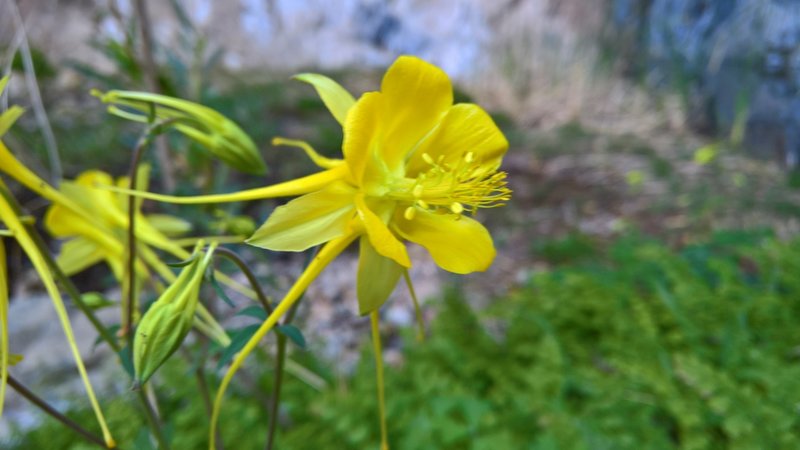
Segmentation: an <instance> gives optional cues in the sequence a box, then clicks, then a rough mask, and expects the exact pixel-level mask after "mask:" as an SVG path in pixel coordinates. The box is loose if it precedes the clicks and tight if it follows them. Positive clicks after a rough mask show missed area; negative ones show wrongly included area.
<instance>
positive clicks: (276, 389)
mask: <svg viewBox="0 0 800 450" xmlns="http://www.w3.org/2000/svg"><path fill="white" fill-rule="evenodd" d="M290 314H291V313H290ZM287 322H288V321H284V324H285V323H287ZM285 361H286V336H285V335H283V334H279V335H278V352H277V355H276V356H275V381H274V384H273V385H272V402H271V403H270V412H269V434H267V446H266V447H265V448H266V450H272V446H273V444H274V442H275V429H276V428H277V426H278V406H279V405H280V397H281V384H282V383H283V365H284V362H285Z"/></svg>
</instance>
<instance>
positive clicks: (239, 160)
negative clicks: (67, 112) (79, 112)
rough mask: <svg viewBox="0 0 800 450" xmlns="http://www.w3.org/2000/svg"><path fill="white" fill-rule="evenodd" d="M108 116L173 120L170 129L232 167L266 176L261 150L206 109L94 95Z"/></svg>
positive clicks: (168, 100) (137, 95)
mask: <svg viewBox="0 0 800 450" xmlns="http://www.w3.org/2000/svg"><path fill="white" fill-rule="evenodd" d="M92 94H93V95H94V96H96V97H98V98H99V99H100V100H101V101H102V102H103V103H108V104H109V105H110V106H109V107H108V112H110V113H111V114H114V115H116V116H119V117H122V118H124V119H128V120H133V121H135V122H142V123H148V122H150V120H151V118H152V117H153V116H154V117H155V118H156V119H158V120H170V121H171V122H170V126H171V127H172V128H174V129H175V130H178V131H179V132H181V133H183V134H184V135H186V136H187V137H189V138H190V139H192V140H193V141H195V142H197V143H198V144H200V145H202V146H203V147H205V148H206V149H208V150H209V151H210V152H211V153H213V154H214V155H215V156H216V157H218V158H219V159H221V160H222V161H223V162H225V163H226V164H228V165H230V166H231V167H233V168H235V169H238V170H241V171H242V172H246V173H252V174H256V175H259V174H263V173H264V172H266V170H267V165H266V163H265V162H264V160H263V159H262V158H261V155H260V154H259V153H258V148H256V145H255V144H254V143H253V140H252V139H250V136H248V135H247V134H246V133H245V132H244V131H242V129H241V128H239V126H238V125H236V124H235V123H234V122H233V121H231V120H230V119H228V118H227V117H225V116H223V115H222V114H220V113H218V112H217V111H214V110H213V109H211V108H208V107H206V106H203V105H198V104H197V103H192V102H190V101H187V100H182V99H179V98H174V97H168V96H166V95H159V94H150V93H147V92H135V91H108V92H106V93H105V94H104V93H101V92H99V91H93V92H92Z"/></svg>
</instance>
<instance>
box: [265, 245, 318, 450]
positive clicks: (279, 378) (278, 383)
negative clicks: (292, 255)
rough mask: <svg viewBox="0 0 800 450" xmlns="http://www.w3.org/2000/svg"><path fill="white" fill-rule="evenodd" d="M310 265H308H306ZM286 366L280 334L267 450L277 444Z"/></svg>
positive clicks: (287, 321) (293, 311)
mask: <svg viewBox="0 0 800 450" xmlns="http://www.w3.org/2000/svg"><path fill="white" fill-rule="evenodd" d="M314 256H315V255H313V254H312V256H311V257H310V260H309V261H313V259H314ZM306 265H308V264H306ZM302 300H303V296H302V295H301V296H300V298H299V299H297V302H296V303H295V304H294V305H292V308H291V309H290V310H289V313H288V314H286V318H285V319H284V320H283V324H284V325H289V324H290V323H292V320H294V316H295V315H296V314H297V309H298V307H299V306H300V302H301V301H302ZM285 364H286V335H284V334H279V335H278V352H277V354H276V355H275V382H274V383H275V384H274V385H273V386H272V404H271V405H270V414H269V427H268V430H269V432H268V434H267V446H266V450H272V446H273V444H274V442H275V430H276V429H277V427H278V406H279V405H280V399H281V388H282V387H283V371H284V367H285Z"/></svg>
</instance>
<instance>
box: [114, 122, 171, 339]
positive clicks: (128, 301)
mask: <svg viewBox="0 0 800 450" xmlns="http://www.w3.org/2000/svg"><path fill="white" fill-rule="evenodd" d="M172 122H174V120H173V119H167V120H162V121H158V122H153V123H151V124H150V126H148V127H147V129H146V130H145V131H144V133H142V135H141V136H140V137H139V141H138V142H137V143H136V147H135V148H134V149H133V155H132V156H131V165H130V168H129V169H128V187H130V188H131V189H136V187H137V185H138V180H137V178H138V177H137V175H138V169H139V162H140V161H141V159H142V154H143V153H144V151H145V149H146V148H147V146H148V145H149V143H150V140H151V139H152V138H153V137H154V136H155V135H157V134H160V133H161V131H163V129H164V127H165V126H167V125H168V124H170V123H172ZM140 202H141V200H138V201H137V199H136V198H134V197H128V249H127V250H128V254H127V256H128V261H127V263H128V265H127V280H128V283H127V284H128V286H127V287H128V288H127V292H126V294H127V295H125V305H124V307H125V310H124V312H123V316H122V328H121V330H120V332H121V333H122V335H123V336H126V337H127V338H128V344H129V345H131V348H133V347H132V344H133V333H131V330H132V328H133V317H134V314H133V313H134V308H135V305H136V212H137V211H138V209H139V208H138V205H137V203H140Z"/></svg>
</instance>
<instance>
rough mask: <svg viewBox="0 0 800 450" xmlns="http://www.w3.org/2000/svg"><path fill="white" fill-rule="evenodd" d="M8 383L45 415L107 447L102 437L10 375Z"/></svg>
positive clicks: (90, 440)
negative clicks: (61, 411) (59, 410)
mask: <svg viewBox="0 0 800 450" xmlns="http://www.w3.org/2000/svg"><path fill="white" fill-rule="evenodd" d="M8 385H9V386H11V388H12V389H14V390H15V391H17V393H18V394H19V395H21V396H22V397H24V398H25V399H26V400H28V401H29V402H31V403H33V404H34V405H36V407H38V408H39V409H41V410H42V411H44V412H45V413H46V414H47V415H49V416H50V417H52V418H54V419H56V420H57V421H59V422H61V423H62V424H64V425H66V426H67V428H70V429H72V430H73V431H75V432H76V433H78V434H80V435H81V436H83V437H85V438H86V439H87V440H88V441H89V442H92V443H94V444H97V445H99V446H100V447H103V448H108V447H106V443H105V442H104V441H103V438H102V437H100V436H96V435H94V434H93V433H92V432H91V431H89V430H87V429H85V428H83V427H82V426H80V425H79V424H78V423H77V422H75V421H73V420H72V419H70V418H69V417H67V416H65V415H63V414H61V413H60V412H58V411H57V410H56V409H55V408H53V407H52V406H50V404H49V403H47V402H46V401H44V400H43V399H42V398H41V397H39V396H37V395H36V394H34V393H33V392H32V391H31V390H30V389H28V388H26V387H25V386H24V385H23V384H22V383H20V382H19V381H17V379H16V378H14V377H13V376H11V375H9V376H8Z"/></svg>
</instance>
